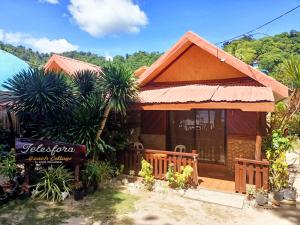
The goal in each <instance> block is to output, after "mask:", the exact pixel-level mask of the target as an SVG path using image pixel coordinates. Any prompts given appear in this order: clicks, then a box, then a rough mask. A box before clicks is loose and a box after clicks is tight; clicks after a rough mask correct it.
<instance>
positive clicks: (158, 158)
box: [118, 149, 269, 193]
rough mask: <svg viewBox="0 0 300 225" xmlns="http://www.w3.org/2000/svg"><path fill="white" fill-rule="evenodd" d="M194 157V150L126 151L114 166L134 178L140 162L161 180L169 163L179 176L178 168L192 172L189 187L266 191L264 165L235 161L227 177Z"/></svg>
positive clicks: (217, 167)
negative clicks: (131, 172)
mask: <svg viewBox="0 0 300 225" xmlns="http://www.w3.org/2000/svg"><path fill="white" fill-rule="evenodd" d="M198 157H199V155H198V154H197V153H196V151H195V150H193V151H192V153H182V152H174V151H161V150H153V149H144V150H137V149H130V150H126V151H123V152H122V154H119V157H118V163H119V164H122V165H124V171H123V172H124V173H125V174H129V173H130V171H131V170H133V171H134V172H135V174H136V175H137V174H138V172H139V171H140V169H141V161H142V159H145V160H146V161H147V162H149V163H150V164H151V166H152V167H153V175H154V177H155V178H156V179H160V180H164V179H165V176H166V173H167V171H168V167H169V164H170V163H172V164H173V165H174V168H175V172H180V170H181V167H182V166H186V165H190V166H191V167H192V168H193V174H192V180H193V184H194V185H195V186H199V187H201V188H206V189H211V190H217V191H223V192H238V193H246V187H247V185H254V186H255V187H256V188H264V189H266V190H267V189H268V167H269V164H268V162H267V161H260V160H249V159H241V158H237V159H236V161H235V171H234V173H230V172H228V170H227V169H226V168H225V167H223V168H222V167H221V166H216V165H207V164H203V163H201V162H200V161H199V160H198Z"/></svg>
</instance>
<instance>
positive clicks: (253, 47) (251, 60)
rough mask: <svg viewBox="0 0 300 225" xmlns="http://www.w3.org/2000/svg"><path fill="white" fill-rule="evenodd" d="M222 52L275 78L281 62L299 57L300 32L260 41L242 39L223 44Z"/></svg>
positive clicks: (291, 32)
mask: <svg viewBox="0 0 300 225" xmlns="http://www.w3.org/2000/svg"><path fill="white" fill-rule="evenodd" d="M223 48H224V50H225V51H227V52H229V53H230V54H232V55H234V56H235V57H237V58H239V59H241V60H242V61H244V62H246V63H248V64H257V65H258V67H259V68H260V69H261V70H264V71H265V72H267V73H269V74H270V75H274V76H277V75H278V73H279V72H280V66H281V65H282V62H283V61H284V60H285V59H287V58H288V57H289V56H291V55H300V32H298V31H295V30H292V31H290V32H284V33H281V34H278V35H274V36H266V37H264V38H260V39H253V38H251V37H243V38H241V39H238V40H235V41H232V42H230V43H225V44H224V46H223Z"/></svg>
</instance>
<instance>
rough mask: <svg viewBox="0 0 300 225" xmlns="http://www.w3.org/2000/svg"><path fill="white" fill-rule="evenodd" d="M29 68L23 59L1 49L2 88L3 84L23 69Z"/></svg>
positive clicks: (0, 75) (0, 73)
mask: <svg viewBox="0 0 300 225" xmlns="http://www.w3.org/2000/svg"><path fill="white" fill-rule="evenodd" d="M27 69H29V65H28V64H27V63H26V62H25V61H23V60H22V59H20V58H18V57H16V56H14V55H12V54H10V53H8V52H5V51H3V50H1V49H0V90H3V88H2V84H3V83H4V82H5V81H7V80H8V79H9V78H11V77H13V76H14V75H15V74H16V73H19V72H20V71H21V70H27Z"/></svg>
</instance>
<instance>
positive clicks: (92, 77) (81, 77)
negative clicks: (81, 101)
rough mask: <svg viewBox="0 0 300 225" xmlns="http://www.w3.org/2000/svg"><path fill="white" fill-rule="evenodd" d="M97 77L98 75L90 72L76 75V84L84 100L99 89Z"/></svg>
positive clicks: (86, 71) (80, 72)
mask: <svg viewBox="0 0 300 225" xmlns="http://www.w3.org/2000/svg"><path fill="white" fill-rule="evenodd" d="M97 77H98V75H97V73H95V72H93V71H90V70H84V71H79V72H76V73H75V75H74V83H75V85H76V87H77V88H78V89H79V92H80V94H81V96H82V97H83V98H86V97H88V96H89V95H91V94H92V93H94V91H95V90H96V89H97Z"/></svg>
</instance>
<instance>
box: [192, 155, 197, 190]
mask: <svg viewBox="0 0 300 225" xmlns="http://www.w3.org/2000/svg"><path fill="white" fill-rule="evenodd" d="M192 153H193V154H197V151H196V150H192ZM193 158H194V166H193V180H194V184H195V185H196V186H197V185H198V159H197V157H196V156H193Z"/></svg>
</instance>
